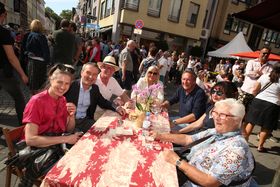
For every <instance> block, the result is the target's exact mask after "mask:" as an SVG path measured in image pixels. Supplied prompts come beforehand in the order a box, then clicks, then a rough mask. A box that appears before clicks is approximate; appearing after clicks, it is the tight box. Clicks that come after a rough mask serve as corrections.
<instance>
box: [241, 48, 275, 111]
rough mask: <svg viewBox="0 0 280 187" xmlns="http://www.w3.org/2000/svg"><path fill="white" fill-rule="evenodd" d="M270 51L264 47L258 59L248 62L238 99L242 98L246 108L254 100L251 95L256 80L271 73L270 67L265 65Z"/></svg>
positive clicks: (267, 64)
mask: <svg viewBox="0 0 280 187" xmlns="http://www.w3.org/2000/svg"><path fill="white" fill-rule="evenodd" d="M270 52H271V49H270V48H268V47H264V48H263V49H262V50H261V51H260V55H259V58H257V59H254V60H249V61H248V63H247V65H246V69H245V80H244V83H243V85H242V87H241V91H242V92H241V93H240V94H239V99H241V98H242V97H243V98H244V99H243V104H244V105H245V107H246V108H247V106H248V104H249V103H250V102H251V100H252V99H253V98H254V96H253V95H252V92H253V87H254V85H255V83H256V82H257V80H258V78H259V77H260V76H261V75H263V74H267V73H270V72H271V71H272V65H271V64H269V63H267V61H268V57H269V54H270Z"/></svg>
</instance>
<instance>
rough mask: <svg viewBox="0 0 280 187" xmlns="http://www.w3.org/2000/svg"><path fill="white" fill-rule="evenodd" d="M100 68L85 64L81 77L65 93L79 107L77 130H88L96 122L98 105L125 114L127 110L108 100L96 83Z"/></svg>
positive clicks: (92, 64)
mask: <svg viewBox="0 0 280 187" xmlns="http://www.w3.org/2000/svg"><path fill="white" fill-rule="evenodd" d="M98 73H99V69H98V67H97V65H96V64H94V63H87V64H84V65H83V67H82V70H81V79H78V80H75V81H74V82H73V83H72V84H71V86H70V88H69V90H68V92H67V93H66V94H65V97H66V99H67V102H72V103H74V104H75V105H76V107H77V113H76V116H75V118H76V127H77V130H79V131H83V132H84V133H85V132H87V131H88V130H89V129H90V127H91V126H92V125H93V123H94V122H95V120H94V112H95V110H96V106H97V105H98V106H100V107H101V108H104V109H109V110H113V111H116V112H118V113H119V114H121V115H124V114H125V110H124V109H123V108H122V107H120V106H118V107H115V106H113V104H112V103H111V102H110V101H108V100H106V99H105V98H104V97H103V96H102V95H101V93H100V91H99V88H98V86H97V85H96V84H95V81H96V78H97V75H98Z"/></svg>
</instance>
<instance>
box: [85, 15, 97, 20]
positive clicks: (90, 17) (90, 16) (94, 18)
mask: <svg viewBox="0 0 280 187" xmlns="http://www.w3.org/2000/svg"><path fill="white" fill-rule="evenodd" d="M87 18H88V19H92V20H96V19H97V17H96V16H92V15H89V14H88V15H87Z"/></svg>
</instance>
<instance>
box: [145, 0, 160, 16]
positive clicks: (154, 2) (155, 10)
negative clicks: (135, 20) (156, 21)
mask: <svg viewBox="0 0 280 187" xmlns="http://www.w3.org/2000/svg"><path fill="white" fill-rule="evenodd" d="M161 3H162V0H149V8H148V15H149V16H154V17H160V10H161Z"/></svg>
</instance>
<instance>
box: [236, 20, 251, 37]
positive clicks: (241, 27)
mask: <svg viewBox="0 0 280 187" xmlns="http://www.w3.org/2000/svg"><path fill="white" fill-rule="evenodd" d="M249 28H250V24H249V23H245V22H243V21H239V24H238V32H241V31H242V32H243V34H244V35H245V36H246V35H247V34H248V30H249Z"/></svg>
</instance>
